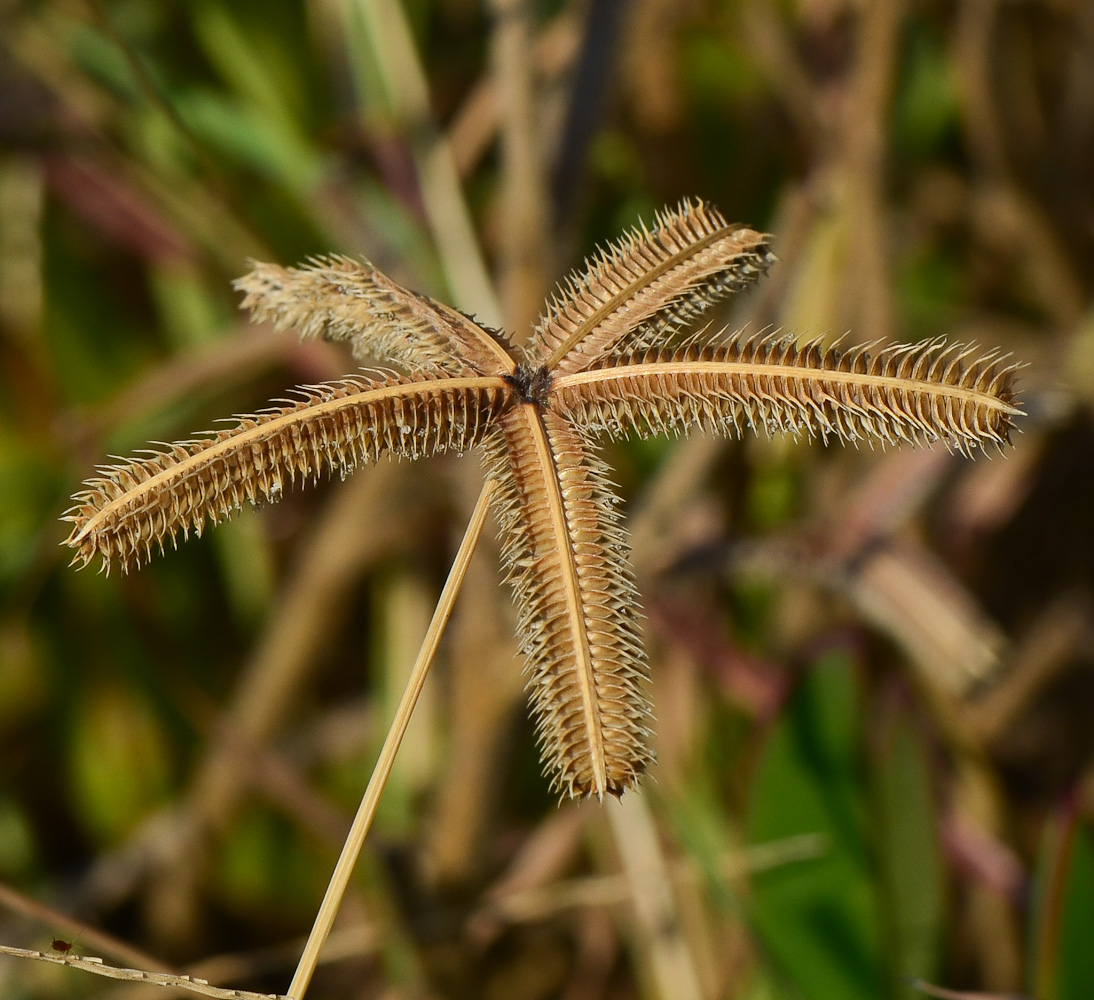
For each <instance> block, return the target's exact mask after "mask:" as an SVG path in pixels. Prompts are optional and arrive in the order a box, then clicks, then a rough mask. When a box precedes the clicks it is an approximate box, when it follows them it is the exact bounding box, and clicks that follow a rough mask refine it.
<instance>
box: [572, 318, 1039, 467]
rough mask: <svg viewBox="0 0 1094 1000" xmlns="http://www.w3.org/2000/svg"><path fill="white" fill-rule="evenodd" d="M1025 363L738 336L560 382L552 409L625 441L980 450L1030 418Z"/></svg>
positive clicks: (973, 352) (944, 349)
mask: <svg viewBox="0 0 1094 1000" xmlns="http://www.w3.org/2000/svg"><path fill="white" fill-rule="evenodd" d="M1018 367H1019V366H1017V365H1014V364H1008V363H1007V361H1006V360H1005V359H1003V358H1000V357H998V356H997V354H995V353H994V352H992V353H988V354H980V355H978V353H977V349H976V348H975V347H972V346H969V345H965V344H950V345H947V344H945V343H944V342H942V341H931V342H928V343H926V344H920V345H894V346H890V347H884V348H882V349H880V350H878V351H877V352H876V353H871V352H870V351H869V350H868V349H867V347H856V348H853V349H850V350H846V351H840V350H838V349H836V348H834V347H830V348H827V349H825V348H823V347H821V346H820V345H819V344H818V343H816V342H814V343H810V344H806V345H804V346H801V347H799V346H798V345H797V344H795V342H794V340H793V339H792V338H786V337H778V336H773V335H770V334H761V335H753V336H743V335H738V336H735V337H733V338H731V339H730V340H729V341H728V342H726V343H722V344H716V345H707V346H705V347H698V346H688V347H683V348H680V349H677V350H675V351H672V352H658V351H655V350H649V351H646V352H643V353H640V354H633V355H629V356H627V357H624V358H618V359H615V360H613V361H612V362H611V363H610V366H609V365H608V364H605V365H604V366H603V367H601V368H599V369H594V370H591V371H589V372H586V373H579V374H576V375H573V376H568V377H566V378H563V379H559V380H557V381H556V383H555V386H554V397H553V400H552V405H554V406H555V407H556V408H557V409H558V410H559V412H560V413H564V414H565V415H567V416H568V417H569V418H570V419H572V420H575V421H576V422H578V423H579V424H581V425H582V426H585V427H587V428H589V429H590V430H599V431H605V432H607V433H608V434H610V435H612V436H615V437H624V436H626V435H628V434H634V433H637V434H650V433H682V432H684V431H686V430H687V429H688V428H691V427H694V426H700V427H703V428H706V429H709V430H712V431H715V432H718V433H723V434H724V433H730V434H739V433H740V432H741V431H743V430H744V429H745V428H753V429H756V430H760V431H766V432H768V433H779V432H787V433H791V434H804V435H807V436H819V437H821V438H824V439H828V438H838V439H839V440H841V441H845V442H859V441H864V440H865V441H878V442H881V443H883V444H894V443H896V442H898V441H912V442H918V443H929V442H933V441H940V442H942V443H943V444H944V445H945V446H946V447H947V448H951V449H953V450H955V451H958V452H961V453H962V454H965V455H971V454H972V453H973V452H975V451H977V450H982V449H985V448H988V447H991V446H994V447H997V448H1001V447H1002V446H1003V445H1004V444H1005V443H1006V442H1007V441H1008V439H1009V433H1010V430H1011V427H1012V422H1013V419H1014V417H1015V416H1016V415H1018V414H1020V413H1021V410H1020V409H1019V408H1018V407H1017V405H1016V404H1015V401H1014V389H1013V386H1014V374H1015V371H1016V370H1017V368H1018Z"/></svg>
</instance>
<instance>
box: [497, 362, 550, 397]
mask: <svg viewBox="0 0 1094 1000" xmlns="http://www.w3.org/2000/svg"><path fill="white" fill-rule="evenodd" d="M505 381H506V382H508V383H509V384H510V385H511V386H512V387H513V392H514V393H515V394H516V396H517V398H518V399H519V400H520V401H521V402H522V403H532V404H533V405H535V406H546V405H547V394H548V393H549V392H550V391H551V374H550V372H548V371H547V366H546V365H540V366H539V367H538V368H533V367H532V366H531V365H529V364H527V363H525V362H521V363H520V364H519V365H517V367H516V368H515V369H514V370H513V374H512V375H506V376H505Z"/></svg>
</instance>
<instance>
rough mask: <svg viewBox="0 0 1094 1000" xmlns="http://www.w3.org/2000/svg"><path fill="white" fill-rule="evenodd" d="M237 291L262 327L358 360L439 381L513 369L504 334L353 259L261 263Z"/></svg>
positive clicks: (244, 279)
mask: <svg viewBox="0 0 1094 1000" xmlns="http://www.w3.org/2000/svg"><path fill="white" fill-rule="evenodd" d="M233 287H235V289H236V290H237V291H241V292H243V293H244V297H243V302H242V307H243V308H244V309H248V310H250V312H251V316H252V318H253V319H254V321H255V322H260V323H262V322H269V323H272V324H273V325H274V327H275V328H277V329H279V330H288V329H291V330H295V331H296V332H297V333H298V334H299V335H300V336H301V337H305V338H312V337H314V338H319V337H323V338H326V339H328V340H343V341H347V342H349V344H350V346H351V347H352V349H353V353H354V355H355V356H356V357H358V358H363V359H370V360H372V361H375V362H381V363H388V362H396V363H397V364H399V365H402V366H404V367H405V368H407V369H408V370H409V371H411V372H416V373H421V374H429V375H433V376H438V375H444V374H448V375H464V374H469V373H474V374H480V375H481V374H489V373H492V372H495V371H500V370H502V369H503V368H506V367H511V365H508V366H507V365H506V360H507V358H506V352H505V349H504V346H503V345H504V344H505V343H506V342H505V340H504V338H502V337H501V336H500V335H499V334H497V333H495V332H493V331H487V330H485V329H484V328H483V327H480V326H479V325H478V324H477V323H475V322H474V321H473V320H471V319H469V318H468V317H466V316H464V315H463V314H462V313H459V312H457V311H456V310H455V309H452V308H450V307H449V306H446V305H444V304H443V303H440V302H435V301H433V300H432V299H429V298H427V297H426V296H424V295H419V294H418V293H417V292H412V291H410V289H407V288H404V287H403V286H402V285H400V284H399V283H398V282H396V281H393V280H392V279H391V278H389V277H388V276H387V275H386V274H384V273H383V272H382V271H377V270H376V269H375V268H374V267H372V265H370V264H367V263H362V262H360V261H356V260H352V259H351V258H349V257H340V256H330V257H318V258H315V259H313V260H312V261H310V262H309V263H308V264H307V265H306V266H304V267H281V266H280V265H277V264H263V263H255V264H254V266H253V268H252V270H251V272H250V273H249V274H246V275H244V276H243V277H242V278H238V279H237V280H236V281H235V282H234V283H233Z"/></svg>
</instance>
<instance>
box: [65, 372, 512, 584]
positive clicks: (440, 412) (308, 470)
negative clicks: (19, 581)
mask: <svg viewBox="0 0 1094 1000" xmlns="http://www.w3.org/2000/svg"><path fill="white" fill-rule="evenodd" d="M299 394H300V395H299V398H297V399H293V400H288V401H286V402H285V405H282V406H278V407H275V408H272V409H270V410H266V411H263V412H261V413H258V414H254V415H252V416H244V417H241V418H240V422H239V424H238V425H237V426H235V427H233V428H231V429H228V430H220V431H215V432H212V433H211V434H210V435H209V436H207V437H200V438H196V439H193V440H189V441H180V442H176V443H175V444H171V445H167V446H166V449H167V450H165V451H156V452H151V453H150V454H149V455H147V456H146V457H138V458H132V459H130V460H129V461H126V462H122V463H121V464H118V465H113V466H107V467H105V468H103V469H102V472H103V475H102V476H99V477H97V478H95V479H90V480H88V481H87V483H85V485H86V486H87V487H88V488H87V489H86V490H84V491H83V492H81V493H78V494H76V496H74V497H73V499H74V500H75V501H76V505H75V506H74V507H72V508H71V509H70V510H69V511H68V512H67V513H66V514H65V519H66V520H69V521H72V522H73V525H74V526H73V529H72V533H71V535H69V537H68V539H67V544H68V545H70V546H72V547H73V548H75V549H76V555H75V556H74V558H73V561H74V562H80V563H82V564H83V565H87V563H89V562H90V561H91V560H92V559H93V558H94V557H95V556H96V555H99V556H101V557H102V560H103V567H104V569H108V568H109V565H110V563H111V562H112V561H115V560H116V561H118V562H119V563H121V565H122V567H123V569H128V567H129V566H130V564H136V565H140V564H141V563H142V562H146V561H147V560H148V559H150V558H151V556H152V550H153V548H159V549H160V550H161V551H162V549H163V547H164V544H165V543H166V542H167V541H168V540H170V541H172V542H175V541H176V536H177V534H178V533H179V532H182V534H183V535H184V536H185V535H187V534H188V533H189V532H190V531H191V530H193V531H194V532H195V533H196V534H198V535H200V534H201V532H202V530H203V527H204V525H205V522H206V521H207V520H208V521H211V522H212V523H213V524H216V523H217V522H218V521H220V520H222V519H224V518H225V517H228V516H229V515H230V514H231V513H232V512H234V511H235V510H237V509H238V508H240V507H241V506H242V505H243V504H244V503H251V504H256V503H261V502H265V501H273V500H277V499H279V498H280V496H281V493H282V492H283V490H284V487H285V485H286V483H287V484H289V485H292V484H294V483H295V482H296V479H297V476H299V477H300V479H301V481H302V482H303V481H307V480H308V479H313V480H314V479H317V478H318V477H319V475H320V473H321V472H323V471H338V472H339V473H340V474H342V475H345V474H346V473H348V472H350V471H352V470H353V469H355V468H356V467H357V466H358V465H361V464H364V463H366V462H374V461H376V460H377V459H378V458H379V457H380V456H381V455H384V454H393V455H398V456H400V457H403V458H417V457H419V456H422V455H429V454H433V453H434V452H437V451H443V450H445V449H447V448H455V449H457V450H461V451H462V450H464V449H466V448H470V447H472V446H473V445H475V444H476V443H477V442H478V440H479V439H480V438H481V437H482V435H483V434H484V433H485V432H486V430H487V428H488V427H489V425H490V423H491V421H492V420H493V419H494V417H496V415H497V413H498V411H499V409H500V407H501V405H502V404H503V402H504V393H503V392H502V390H501V388H500V386H499V385H498V380H496V379H483V378H463V379H459V380H450V381H448V382H437V381H432V380H422V379H415V378H411V377H407V376H402V375H386V376H383V377H378V378H369V377H366V376H357V377H355V378H347V379H344V380H342V381H339V382H334V383H329V384H325V385H315V386H307V387H304V388H302V389H300V390H299Z"/></svg>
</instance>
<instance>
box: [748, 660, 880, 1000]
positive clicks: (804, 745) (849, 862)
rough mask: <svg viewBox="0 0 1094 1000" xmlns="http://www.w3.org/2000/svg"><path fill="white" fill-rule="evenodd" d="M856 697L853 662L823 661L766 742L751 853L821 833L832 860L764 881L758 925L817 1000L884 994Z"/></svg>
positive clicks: (777, 960) (751, 822)
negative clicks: (759, 846)
mask: <svg viewBox="0 0 1094 1000" xmlns="http://www.w3.org/2000/svg"><path fill="white" fill-rule="evenodd" d="M859 720H860V702H859V692H858V690H857V686H856V683H855V679H854V676H853V674H852V671H851V667H850V664H849V663H848V661H847V659H846V657H844V656H843V655H841V654H835V655H831V656H828V657H826V658H825V659H824V660H822V661H820V662H819V663H818V664H817V666H816V667H814V668H813V669H812V670H811V671H810V672H809V673H808V674H807V675H806V676H805V678H804V679H803V682H802V685H801V688H800V690H799V691H798V692H797V694H796V695H795V697H794V699H793V700H792V701H791V703H790V705H789V706H788V710H787V712H786V713H785V714H784V716H783V718H782V719H781V720H780V721H779V722H778V724H777V725H776V726H775V729H774V731H773V732H772V733H771V736H770V738H769V740H768V744H767V747H766V748H765V751H764V755H763V758H762V760H761V762H760V766H759V770H758V773H757V775H756V779H755V783H754V786H753V796H752V801H751V805H750V809H749V816H748V830H749V840H750V842H751V843H761V842H765V841H770V840H775V839H777V838H780V837H789V836H794V835H796V834H806V833H823V834H824V835H825V836H826V837H827V838H828V841H829V843H830V845H831V850H830V852H829V853H828V854H827V855H826V856H825V857H823V858H819V859H817V860H815V861H806V862H802V863H801V864H798V865H791V866H789V867H787V868H785V869H776V870H774V871H771V872H767V873H764V874H762V875H759V876H757V878H756V879H755V883H754V896H753V914H752V916H753V922H754V926H755V927H756V929H757V931H758V933H759V934H760V936H761V939H762V943H763V945H764V947H765V949H766V951H767V953H768V955H769V956H770V958H771V959H772V960H773V962H774V964H775V967H776V971H777V972H779V973H781V974H782V975H783V976H788V977H789V978H790V979H792V980H793V981H794V982H795V983H796V985H797V988H798V989H799V990H800V992H801V995H802V996H804V997H807V998H815V1000H830V998H832V997H839V998H840V1000H856V998H862V1000H876V998H877V997H878V996H880V995H881V994H882V976H881V967H880V961H879V941H878V932H877V928H878V913H877V899H876V894H875V889H874V886H873V884H872V881H871V861H870V858H869V857H868V855H867V852H866V848H865V842H864V838H863V835H862V818H863V790H862V781H861V774H860V767H859V740H860V727H859Z"/></svg>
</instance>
